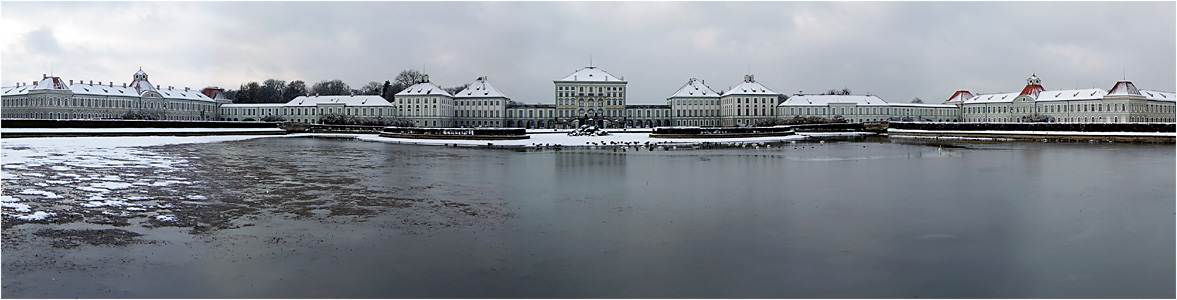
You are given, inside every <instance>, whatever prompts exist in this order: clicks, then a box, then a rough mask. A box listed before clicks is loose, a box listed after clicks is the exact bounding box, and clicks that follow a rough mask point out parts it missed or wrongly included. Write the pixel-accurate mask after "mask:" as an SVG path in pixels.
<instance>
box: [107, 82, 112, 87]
mask: <svg viewBox="0 0 1177 300" xmlns="http://www.w3.org/2000/svg"><path fill="white" fill-rule="evenodd" d="M106 84H107V85H108V86H110V87H114V81H111V82H107V83H106Z"/></svg>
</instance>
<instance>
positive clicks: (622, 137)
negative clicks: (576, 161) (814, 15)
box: [290, 132, 868, 146]
mask: <svg viewBox="0 0 1177 300" xmlns="http://www.w3.org/2000/svg"><path fill="white" fill-rule="evenodd" d="M863 134H868V133H853V135H863ZM809 135H810V134H808V133H799V134H797V135H789V136H774V137H748V138H712V139H703V138H695V139H688V138H651V137H650V134H649V133H618V132H611V134H610V135H607V136H568V135H566V134H531V135H530V136H531V138H529V139H523V140H496V141H490V140H432V139H410V138H390V137H381V136H376V135H354V136H355V137H356V138H357V139H361V140H366V141H376V142H390V143H401V144H418V145H455V144H456V145H487V144H494V145H495V146H531V145H534V144H538V145H561V146H587V145H594V143H595V144H596V145H610V144H619V143H630V144H634V143H637V144H645V143H651V144H654V143H659V144H698V143H758V142H781V141H796V140H803V139H805V138H807V137H808V136H809ZM812 135H814V136H829V134H812ZM836 135H846V134H845V133H840V134H836ZM290 136H299V134H292V135H290Z"/></svg>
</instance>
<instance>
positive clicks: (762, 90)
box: [719, 74, 781, 126]
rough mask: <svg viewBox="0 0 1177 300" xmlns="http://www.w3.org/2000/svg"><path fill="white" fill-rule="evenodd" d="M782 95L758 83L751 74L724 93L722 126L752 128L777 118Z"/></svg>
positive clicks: (720, 105) (720, 99) (721, 113)
mask: <svg viewBox="0 0 1177 300" xmlns="http://www.w3.org/2000/svg"><path fill="white" fill-rule="evenodd" d="M780 98H781V94H778V93H776V92H773V91H772V90H770V89H768V88H767V87H765V86H764V85H762V84H760V83H759V82H756V77H754V76H752V75H751V74H748V75H744V82H742V83H740V84H739V85H737V86H735V87H733V88H731V89H730V90H728V91H727V92H724V93H723V95H722V96H720V98H719V110H720V116H719V117H720V125H721V126H751V125H753V124H755V123H756V122H757V121H760V120H769V119H773V118H776V106H777V103H779V102H780V101H779V100H780Z"/></svg>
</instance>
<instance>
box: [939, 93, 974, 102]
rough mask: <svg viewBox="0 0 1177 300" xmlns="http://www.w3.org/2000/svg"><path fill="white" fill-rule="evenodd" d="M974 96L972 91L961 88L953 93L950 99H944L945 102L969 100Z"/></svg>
mask: <svg viewBox="0 0 1177 300" xmlns="http://www.w3.org/2000/svg"><path fill="white" fill-rule="evenodd" d="M972 97H973V93H972V92H969V91H967V90H959V91H956V93H952V97H948V100H946V101H944V103H949V102H952V103H959V102H964V101H965V100H968V99H969V98H972Z"/></svg>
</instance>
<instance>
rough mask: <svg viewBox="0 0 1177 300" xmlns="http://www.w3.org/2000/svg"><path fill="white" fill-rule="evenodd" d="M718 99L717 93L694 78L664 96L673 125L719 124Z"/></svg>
mask: <svg viewBox="0 0 1177 300" xmlns="http://www.w3.org/2000/svg"><path fill="white" fill-rule="evenodd" d="M719 101H720V97H719V93H717V92H715V90H712V89H711V87H708V86H707V85H706V84H705V83H704V82H703V81H702V80H699V79H696V78H691V79H689V80H687V83H686V84H684V85H683V86H682V87H681V88H679V89H678V91H676V92H674V94H673V95H671V96H670V98H666V104H668V105H670V114H671V115H670V116H671V118H672V119H673V120H674V121H673V122H672V125H674V126H719V125H720V122H719V116H720V111H721V110H720V105H719Z"/></svg>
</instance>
